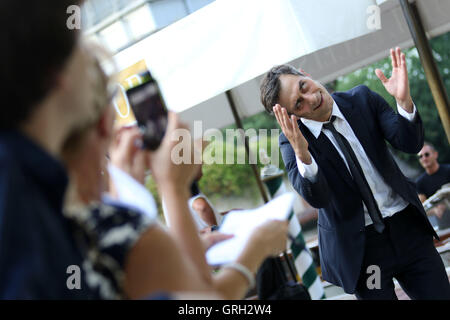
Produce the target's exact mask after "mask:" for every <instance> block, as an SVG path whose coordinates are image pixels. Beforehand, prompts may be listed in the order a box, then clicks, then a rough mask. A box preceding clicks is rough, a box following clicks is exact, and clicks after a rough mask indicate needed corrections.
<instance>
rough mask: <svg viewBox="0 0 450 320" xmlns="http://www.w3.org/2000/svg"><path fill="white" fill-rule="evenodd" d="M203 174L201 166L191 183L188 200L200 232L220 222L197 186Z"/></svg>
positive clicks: (210, 229)
mask: <svg viewBox="0 0 450 320" xmlns="http://www.w3.org/2000/svg"><path fill="white" fill-rule="evenodd" d="M202 176H203V170H202V167H200V172H199V175H198V176H197V177H196V178H195V180H194V182H193V183H192V184H191V198H190V199H189V201H188V205H189V210H190V211H191V214H192V218H193V219H194V221H195V224H196V226H197V229H198V230H199V231H200V233H204V232H209V231H214V230H215V229H216V228H217V226H218V225H219V224H220V222H221V218H222V217H221V216H220V215H219V214H218V212H217V210H216V209H215V208H214V206H213V205H212V204H211V202H210V201H209V199H208V198H207V197H206V195H204V194H203V193H202V192H201V191H200V188H199V186H198V181H199V180H200V179H201V178H202Z"/></svg>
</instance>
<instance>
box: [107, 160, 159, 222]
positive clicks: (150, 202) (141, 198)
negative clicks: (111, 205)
mask: <svg viewBox="0 0 450 320" xmlns="http://www.w3.org/2000/svg"><path fill="white" fill-rule="evenodd" d="M108 171H109V175H110V178H111V179H112V180H113V182H114V186H115V187H116V191H117V195H118V201H119V202H121V203H123V204H125V205H126V206H128V207H130V208H133V209H135V210H139V211H141V212H142V213H144V214H146V215H147V216H149V217H150V218H151V219H154V220H156V219H157V218H158V208H157V206H156V203H155V199H153V196H152V195H151V193H150V192H149V191H148V190H147V189H146V188H145V187H144V186H143V185H142V184H140V183H139V182H138V181H136V180H135V179H134V178H133V177H131V176H130V175H128V174H127V173H126V172H124V171H122V170H121V169H119V168H117V167H115V166H113V165H109V166H108Z"/></svg>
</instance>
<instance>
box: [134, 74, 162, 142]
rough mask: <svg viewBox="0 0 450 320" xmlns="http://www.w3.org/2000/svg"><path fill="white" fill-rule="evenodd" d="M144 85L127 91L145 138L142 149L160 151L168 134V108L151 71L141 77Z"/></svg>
mask: <svg viewBox="0 0 450 320" xmlns="http://www.w3.org/2000/svg"><path fill="white" fill-rule="evenodd" d="M139 77H140V79H141V80H142V83H141V84H139V85H138V86H135V87H132V88H130V89H128V90H127V92H126V93H127V97H128V101H129V103H130V106H131V110H132V111H133V113H134V116H135V118H136V121H137V124H138V127H139V129H140V130H141V132H142V136H143V145H142V147H143V148H144V149H147V150H156V149H158V147H159V145H160V144H161V141H162V139H163V137H164V135H165V133H166V128H167V108H166V106H165V103H164V100H163V98H162V95H161V91H160V88H159V86H158V83H157V82H156V80H155V79H154V78H153V77H152V75H151V74H150V72H149V71H146V72H144V73H142V74H140V75H139Z"/></svg>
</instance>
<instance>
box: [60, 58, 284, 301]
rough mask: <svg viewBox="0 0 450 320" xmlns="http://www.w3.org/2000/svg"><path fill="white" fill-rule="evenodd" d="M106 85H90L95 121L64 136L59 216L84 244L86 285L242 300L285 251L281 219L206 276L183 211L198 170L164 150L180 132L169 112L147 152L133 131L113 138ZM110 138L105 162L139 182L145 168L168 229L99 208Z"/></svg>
mask: <svg viewBox="0 0 450 320" xmlns="http://www.w3.org/2000/svg"><path fill="white" fill-rule="evenodd" d="M97 69H99V65H97ZM98 72H99V71H98ZM107 81H108V80H107V79H106V78H105V76H104V74H101V77H100V78H99V83H98V85H97V87H96V89H97V95H98V97H97V99H96V102H95V108H96V110H97V114H98V117H97V120H96V121H95V122H93V123H92V125H91V126H90V127H86V128H85V130H84V131H83V132H80V133H79V134H77V135H76V136H73V137H71V139H68V140H67V143H66V144H65V148H64V151H65V153H64V154H65V156H64V159H65V162H66V165H67V167H68V168H69V172H70V177H71V188H70V192H69V194H68V196H67V203H66V212H65V214H66V216H67V217H69V218H70V219H72V220H73V221H74V224H75V225H76V227H75V228H74V230H73V232H74V234H75V235H76V238H77V239H78V240H79V243H80V244H81V245H84V244H87V245H88V246H89V247H90V250H89V254H88V255H87V256H86V257H85V261H84V263H83V275H84V277H85V278H86V283H87V284H88V285H89V286H90V287H92V288H93V289H94V290H96V291H98V292H99V294H100V295H101V297H102V298H103V299H123V298H130V299H141V298H146V297H151V296H154V295H155V294H156V295H157V294H158V293H161V292H163V293H164V292H165V293H179V292H194V293H203V294H208V296H210V297H217V298H225V299H240V298H243V297H244V295H245V293H246V292H247V291H248V288H249V285H250V284H253V281H254V279H253V278H252V277H253V276H254V274H255V273H256V270H257V268H258V267H259V265H260V264H261V263H262V261H263V260H264V259H265V258H266V257H268V256H273V255H276V254H278V253H280V252H281V251H282V250H284V249H285V248H286V237H287V222H282V221H269V222H268V223H265V224H264V225H261V226H260V227H259V228H258V229H256V230H255V231H254V232H253V233H252V235H251V237H250V239H249V240H248V242H247V244H246V246H245V248H244V250H243V252H242V253H241V255H240V256H239V257H238V259H237V260H236V261H235V264H233V265H230V266H228V267H227V266H225V267H224V268H222V269H221V271H220V272H219V273H217V274H215V275H214V276H212V270H211V268H210V267H209V266H208V264H207V263H206V258H205V251H206V248H205V246H204V244H203V243H202V242H201V240H200V238H199V235H198V232H197V230H196V228H195V225H194V222H193V220H192V217H191V214H190V212H189V209H188V206H187V202H188V199H189V197H190V192H189V186H190V185H191V183H192V181H193V179H194V177H195V176H196V175H197V174H198V169H199V166H198V165H195V164H184V163H182V164H179V165H176V164H174V162H173V161H171V150H172V149H173V147H174V146H175V145H176V141H173V140H172V139H171V135H172V134H173V133H174V132H175V131H176V130H177V129H180V128H185V127H184V126H183V125H181V124H180V123H179V122H178V119H177V116H176V115H175V114H174V113H169V122H168V128H167V131H166V136H165V138H164V140H163V142H162V144H161V146H160V147H159V148H158V150H156V151H153V152H148V151H143V150H141V149H139V147H137V146H136V140H137V139H140V133H139V130H138V129H137V128H131V129H127V130H122V131H120V133H119V136H118V137H114V139H113V132H114V131H113V122H114V108H113V107H112V105H111V103H110V99H109V98H108V97H107V96H108V94H107V89H106V88H107V87H108V85H107ZM112 140H113V144H112V146H111V150H110V152H109V156H110V159H111V163H112V165H114V166H115V167H117V168H119V169H120V170H122V171H124V172H127V173H128V174H130V175H131V176H133V177H134V178H135V179H136V180H137V181H143V180H144V178H143V177H144V176H145V172H146V171H147V170H148V168H150V170H151V172H152V175H153V178H154V179H155V181H156V183H157V186H158V190H159V192H160V194H161V196H162V197H164V198H165V199H167V202H166V206H167V211H168V215H169V217H170V219H171V222H172V225H171V228H170V229H169V230H168V231H166V229H165V228H163V227H162V226H161V224H160V223H159V222H158V221H155V220H149V219H148V218H147V217H145V216H144V215H143V214H142V213H141V212H139V211H134V210H132V209H130V208H128V207H126V206H124V205H122V204H120V203H114V202H112V201H108V202H107V203H105V202H103V203H102V199H101V192H102V190H104V188H105V179H104V176H102V174H101V172H102V171H105V170H106V168H105V155H106V153H107V152H108V149H109V148H110V142H111V141H112ZM154 210H155V211H156V210H157V209H156V207H155V208H154ZM210 244H212V243H210ZM173 297H176V296H173Z"/></svg>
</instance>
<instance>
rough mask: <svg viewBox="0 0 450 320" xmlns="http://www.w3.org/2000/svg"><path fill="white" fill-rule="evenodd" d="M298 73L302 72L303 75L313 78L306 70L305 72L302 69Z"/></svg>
mask: <svg viewBox="0 0 450 320" xmlns="http://www.w3.org/2000/svg"><path fill="white" fill-rule="evenodd" d="M298 71H300V72H301V73H303V74H304V75H305V76H307V77H310V78H311V75H310V74H309V73H308V72H306V71H305V70H303V69H302V68H298Z"/></svg>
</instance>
